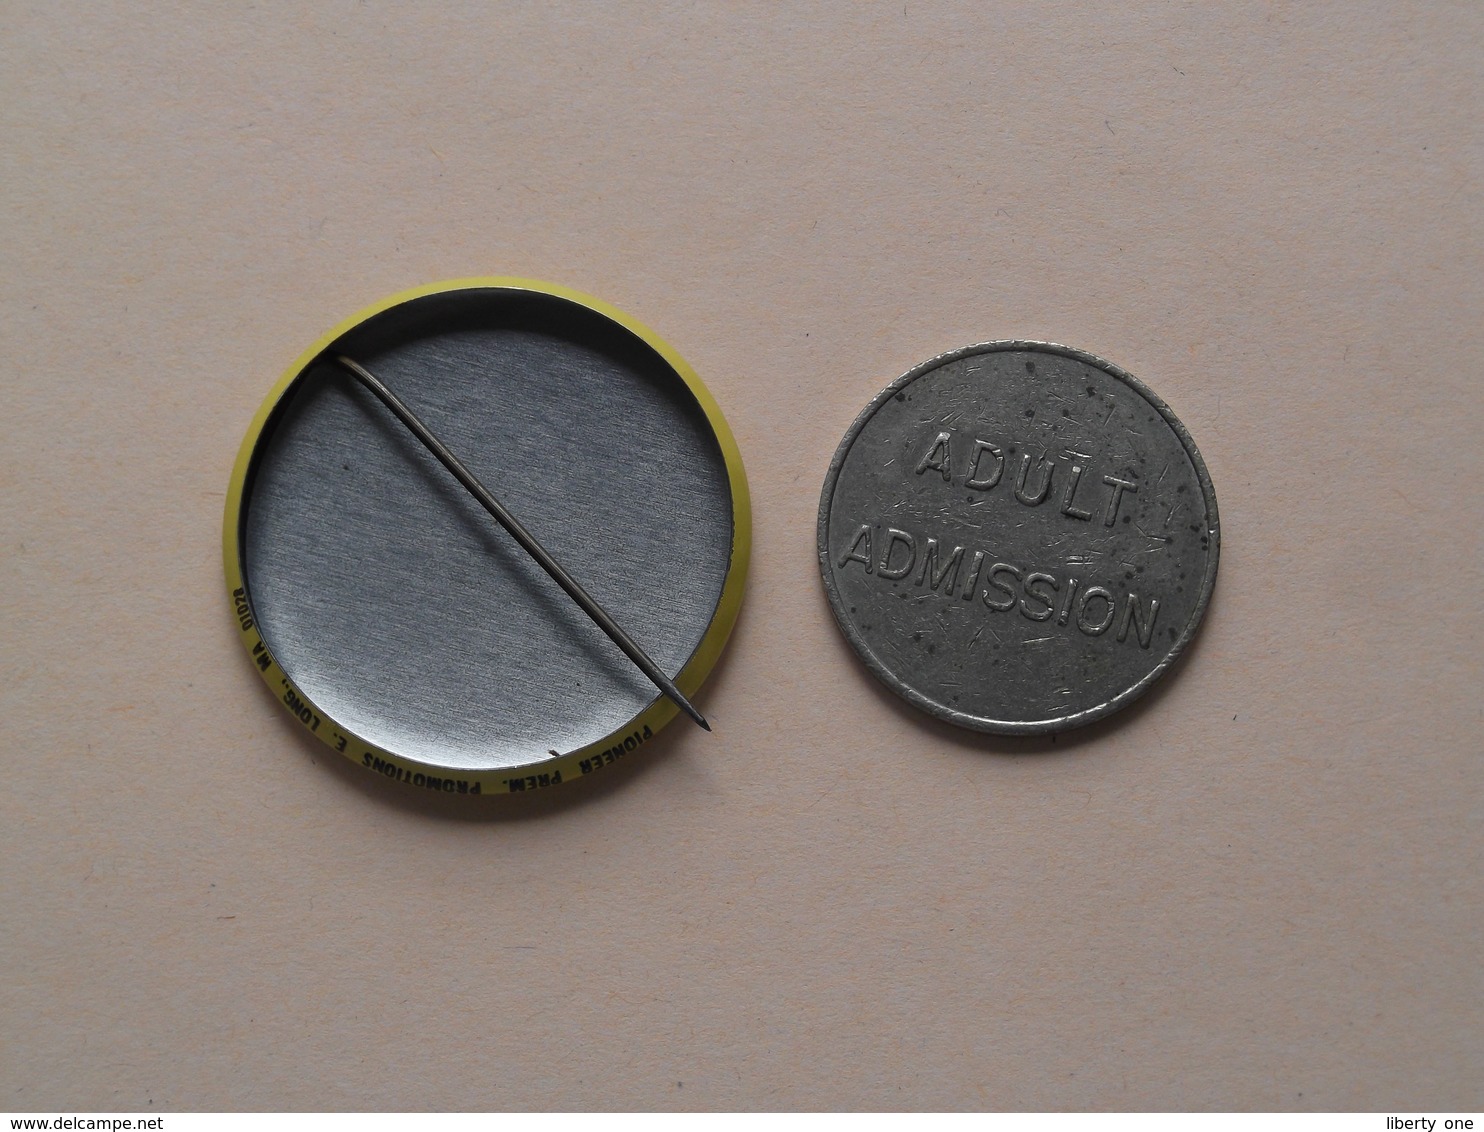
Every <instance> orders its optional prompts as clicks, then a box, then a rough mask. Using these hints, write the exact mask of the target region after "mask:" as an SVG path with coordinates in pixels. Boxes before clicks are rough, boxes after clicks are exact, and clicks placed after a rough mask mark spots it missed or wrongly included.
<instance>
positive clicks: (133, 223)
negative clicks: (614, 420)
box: [0, 0, 1484, 1111]
mask: <svg viewBox="0 0 1484 1132" xmlns="http://www.w3.org/2000/svg"><path fill="white" fill-rule="evenodd" d="M3 22H4V26H5V31H4V34H3V36H0V84H3V86H0V122H3V139H4V140H3V145H4V172H3V198H0V199H3V208H4V221H3V231H4V248H5V260H6V263H5V267H6V270H5V272H4V275H3V278H0V299H3V306H0V311H3V315H0V318H3V322H0V326H3V341H4V350H3V361H0V373H3V381H4V385H3V394H4V406H5V409H4V413H3V417H0V419H3V426H0V427H3V436H4V443H3V451H0V476H3V479H0V520H3V545H0V571H3V572H0V586H3V589H0V601H3V605H0V609H3V640H4V649H3V653H0V673H3V693H0V694H3V701H0V702H3V731H4V747H3V750H4V760H5V761H4V766H5V778H4V782H3V785H0V861H3V869H0V970H3V973H4V974H3V978H0V1108H8V1109H21V1110H37V1109H41V1110H48V1111H50V1110H54V1109H107V1110H129V1109H140V1110H146V1111H147V1110H148V1109H149V1108H151V1107H153V1108H155V1109H164V1110H172V1109H216V1108H237V1109H280V1108H321V1107H327V1108H362V1107H366V1108H393V1109H397V1108H425V1107H433V1108H459V1109H462V1108H517V1107H519V1108H526V1107H534V1108H559V1107H583V1108H586V1107H621V1108H631V1107H635V1108H692V1107H703V1108H714V1107H720V1108H778V1107H787V1108H815V1107H843V1108H856V1107H872V1108H898V1107H933V1108H940V1107H941V1108H961V1107H968V1108H1116V1109H1121V1108H1207V1107H1218V1108H1277V1109H1295V1108H1296V1109H1306V1108H1340V1109H1348V1108H1366V1109H1370V1108H1376V1109H1380V1108H1389V1109H1394V1110H1401V1109H1408V1108H1423V1109H1431V1110H1446V1109H1450V1108H1459V1107H1470V1106H1472V1107H1474V1108H1478V1107H1479V1106H1480V1104H1481V1092H1484V1089H1481V1082H1484V1026H1481V1007H1484V975H1481V969H1484V968H1481V962H1480V960H1481V954H1480V929H1481V927H1484V901H1481V882H1480V875H1481V864H1484V859H1481V858H1484V854H1481V833H1484V829H1481V813H1484V810H1481V801H1484V799H1481V766H1480V756H1481V717H1484V713H1481V708H1480V701H1481V695H1480V691H1481V688H1480V684H1481V682H1480V662H1479V656H1478V642H1479V640H1480V631H1481V628H1484V626H1481V602H1480V596H1479V595H1480V588H1479V587H1480V582H1481V578H1480V561H1481V558H1480V543H1479V535H1478V530H1479V525H1480V522H1481V519H1484V515H1481V509H1480V504H1479V487H1480V473H1481V466H1480V460H1479V457H1478V445H1479V433H1480V425H1481V413H1480V410H1479V393H1480V367H1481V361H1480V359H1481V356H1484V317H1481V313H1480V312H1481V309H1484V301H1481V300H1484V286H1481V279H1484V274H1481V267H1484V258H1481V250H1484V249H1481V232H1484V224H1481V222H1484V207H1481V206H1484V199H1481V188H1480V185H1481V181H1480V177H1481V173H1484V144H1481V141H1484V131H1481V126H1480V117H1481V115H1480V91H1481V80H1484V48H1481V44H1484V8H1481V7H1480V6H1478V5H1476V4H1470V3H1456V4H1419V3H1412V4H1397V3H1373V4H1352V3H1339V4H1320V5H1309V4H1305V5H1288V4H1279V3H1273V4H1257V3H1250V4H1223V5H1183V6H1182V5H1168V6H1166V5H1161V6H1148V7H1142V8H1140V9H1138V10H1134V11H1122V10H1118V11H1104V10H1100V8H1094V7H1091V6H1089V7H1086V8H1084V7H1071V6H1063V5H1047V6H1035V5H1009V4H994V5H985V4H937V5H931V4H923V3H920V2H918V0H911V2H908V3H906V4H900V3H899V4H886V5H856V4H849V3H835V4H827V3H820V4H813V5H804V6H790V7H787V8H785V9H775V8H774V7H772V6H770V5H706V4H701V5H656V6H642V7H632V8H628V9H625V10H614V9H610V8H609V7H606V6H600V5H597V4H592V5H586V4H576V3H566V4H555V5H553V4H499V5H495V4H491V5H480V4H463V5H418V6H413V5H404V6H393V5H386V4H377V3H362V4H356V3H350V2H349V0H345V2H339V3H325V4H316V5H302V6H301V5H298V4H283V5H259V6H254V7H248V6H242V5H234V6H228V5H213V4H203V5H194V6H174V5H155V6H152V7H146V6H134V5H122V4H81V3H71V4H16V3H12V4H8V5H6V7H5V12H4V16H3ZM469 274H516V275H528V276H535V277H539V278H546V279H551V280H554V281H557V282H561V283H565V284H567V285H569V286H574V287H577V288H580V289H583V290H586V291H589V292H592V293H594V294H596V295H599V296H601V297H603V298H605V299H607V300H608V301H610V302H613V303H615V304H617V305H618V306H620V307H622V308H624V309H625V310H627V311H629V312H631V313H632V314H634V315H635V316H636V317H638V318H640V319H641V320H643V321H645V322H647V323H649V324H650V325H652V326H653V327H655V328H656V329H657V330H658V331H659V332H660V333H661V334H662V335H664V336H665V337H666V338H667V339H668V340H669V341H670V342H672V343H673V344H674V345H675V346H676V347H677V348H678V349H679V350H680V351H681V353H682V354H684V355H685V356H686V357H687V358H688V359H689V360H690V361H691V362H692V364H694V366H695V367H696V369H697V370H698V371H699V372H700V373H701V375H702V376H703V378H704V379H705V380H706V381H707V383H708V384H709V386H710V388H711V389H712V391H713V392H714V393H715V395H716V398H717V400H718V401H719V402H720V403H721V405H722V406H723V408H724V410H725V412H726V413H727V415H728V417H729V419H730V421H731V423H732V425H733V427H734V429H735V431H736V433H737V436H738V439H739V441H740V443H741V446H742V449H743V452H744V454H745V457H746V460H747V466H748V471H749V475H750V480H751V484H752V489H753V492H754V499H755V504H756V517H757V526H756V550H755V558H754V567H753V573H752V579H751V583H750V589H749V594H748V599H747V603H746V606H745V607H744V610H743V616H742V620H741V623H740V625H739V628H738V630H737V633H736V636H735V637H734V639H733V642H732V645H731V647H730V649H729V652H728V655H727V657H726V658H725V659H724V661H723V664H722V666H721V668H720V669H719V670H718V672H717V674H716V675H715V676H714V677H713V679H712V681H711V682H710V683H709V684H708V686H707V688H706V689H705V691H704V693H703V695H702V697H701V705H702V707H703V709H704V710H705V711H706V712H707V713H708V714H710V716H711V717H712V719H713V720H714V721H715V723H716V726H717V731H716V734H714V735H712V736H706V735H702V734H700V733H698V732H696V731H695V730H694V729H693V728H685V727H678V726H677V727H675V728H672V729H671V730H669V731H667V732H666V733H664V734H663V736H662V737H661V739H660V741H657V742H656V743H655V744H654V745H653V749H652V751H651V752H650V753H649V754H648V755H646V756H644V757H641V758H635V759H631V760H629V762H628V763H627V765H624V766H622V767H621V768H618V769H615V770H614V771H613V772H611V773H607V774H605V775H603V776H601V778H600V780H594V781H585V782H580V783H577V784H574V785H572V786H569V787H564V788H562V789H561V790H560V791H557V792H551V793H549V794H547V795H545V796H539V797H522V798H515V799H495V800H486V801H485V803H484V804H483V805H476V806H470V805H467V804H464V803H456V802H454V801H452V800H450V801H444V800H443V799H429V798H426V797H421V796H419V795H417V794H415V793H413V792H411V791H408V790H404V789H400V788H394V786H393V784H390V783H386V782H384V781H381V780H379V779H375V778H373V777H372V776H371V775H369V774H367V773H366V772H364V771H362V770H360V769H359V768H357V767H355V766H352V765H351V764H349V763H348V762H345V761H343V760H341V759H340V758H338V757H337V756H334V755H332V754H331V753H330V752H329V751H328V749H327V748H323V747H321V746H319V745H318V744H317V743H315V742H313V741H312V740H309V739H307V738H306V737H305V736H304V734H303V733H302V732H301V731H300V730H299V729H298V728H297V727H296V725H294V724H293V723H292V722H291V721H290V719H289V717H288V715H287V714H286V713H285V712H284V711H283V710H282V709H281V708H279V707H277V706H275V704H274V702H273V700H272V698H271V697H270V696H269V694H268V693H267V691H266V690H265V688H264V687H263V686H262V684H261V683H260V681H259V680H258V679H257V678H256V675H255V672H254V670H253V668H252V666H251V664H250V663H249V661H248V659H247V657H246V655H245V654H244V652H243V650H242V648H241V646H240V645H239V644H238V642H237V640H236V637H235V633H234V629H233V621H232V618H231V616H230V610H229V608H228V606H227V603H226V600H225V593H224V590H223V586H222V578H221V567H220V563H219V550H218V547H219V529H220V521H221V514H220V513H221V506H222V499H223V493H224V488H225V485H226V481H227V476H228V472H229V469H230V466H231V462H232V459H233V457H234V455H235V453H236V450H237V446H238V444H239V442H240V440H241V437H242V434H243V432H244V430H245V428H246V426H247V423H248V420H249V418H250V417H251V414H252V413H253V411H254V409H255V408H256V406H257V404H258V403H259V401H260V400H261V398H262V397H263V396H264V394H265V393H266V391H267V389H268V387H269V385H270V384H271V382H272V381H273V380H274V379H275V378H276V377H277V376H278V374H279V373H280V372H281V371H282V370H283V368H284V367H285V366H286V365H287V364H288V363H289V362H290V361H291V360H292V359H293V357H294V356H295V355H296V354H297V353H298V352H299V351H300V350H301V349H303V348H304V347H305V346H306V345H308V344H309V343H311V342H312V341H313V340H314V339H315V338H316V337H317V336H318V335H319V334H321V333H322V332H323V331H324V330H325V329H327V328H328V327H329V326H330V325H331V324H333V323H335V322H336V321H338V320H340V319H341V318H344V317H345V316H347V315H349V314H351V313H353V312H354V311H356V310H358V309H359V308H361V307H363V306H365V305H366V304H368V303H370V302H373V301H375V300H377V299H379V298H381V297H382V296H384V295H386V294H388V293H391V292H393V291H396V290H399V289H402V288H406V287H409V286H414V285H417V284H421V283H425V282H430V281H433V280H438V279H443V278H448V277H453V276H460V275H469ZM1007 337H1027V338H1043V339H1049V340H1053V341H1062V342H1066V343H1069V344H1072V345H1076V346H1079V347H1081V348H1084V349H1088V350H1091V351H1093V352H1095V353H1098V354H1100V355H1102V356H1104V357H1107V358H1109V359H1111V360H1113V361H1115V362H1117V363H1119V364H1121V365H1123V366H1124V367H1126V368H1128V369H1130V370H1131V371H1132V372H1134V373H1135V374H1138V375H1139V376H1141V377H1142V378H1144V379H1145V380H1146V381H1147V382H1148V383H1149V384H1150V385H1152V386H1153V387H1154V389H1155V390H1156V391H1157V392H1158V393H1159V394H1160V395H1161V396H1162V397H1164V398H1165V399H1166V400H1167V401H1168V402H1169V403H1170V405H1171V406H1172V407H1173V408H1174V409H1175V411H1176V412H1177V413H1178V414H1179V415H1180V416H1181V417H1182V418H1183V419H1184V421H1185V422H1186V423H1187V425H1188V426H1189V427H1190V429H1191V431H1192V433H1193V435H1194V436H1195V438H1196V440H1197V442H1198V444H1199V445H1200V447H1201V450H1202V452H1203V454H1204V456H1205V458H1206V461H1207V463H1208V464H1209V466H1210V468H1211V471H1212V475H1213V478H1214V479H1215V482H1216V486H1217V490H1218V493H1219V498H1220V503H1221V512H1222V519H1223V521H1224V528H1225V529H1224V536H1225V537H1224V544H1223V555H1222V569H1221V577H1220V580H1219V583H1218V585H1217V591H1216V596H1215V600H1214V603H1213V605H1212V608H1211V610H1210V614H1209V617H1208V620H1207V623H1206V627H1205V629H1204V631H1203V634H1202V636H1201V637H1200V639H1199V641H1198V644H1197V646H1196V647H1195V648H1194V649H1193V651H1192V654H1191V655H1190V656H1189V657H1188V661H1187V663H1185V664H1184V665H1183V666H1182V667H1181V668H1180V669H1179V670H1178V671H1177V673H1176V674H1175V675H1174V677H1173V678H1171V679H1169V680H1167V681H1166V682H1165V683H1164V684H1163V685H1162V686H1161V687H1160V688H1158V689H1157V690H1156V692H1155V693H1153V694H1152V695H1151V696H1150V697H1149V699H1148V700H1147V702H1145V703H1143V704H1141V705H1139V706H1138V707H1136V708H1134V709H1132V710H1130V711H1127V712H1125V713H1123V714H1122V715H1121V716H1119V717H1116V718H1115V719H1113V720H1110V721H1107V722H1105V723H1103V724H1100V725H1097V726H1094V727H1092V728H1089V729H1087V730H1085V731H1083V732H1080V733H1076V734H1074V735H1069V736H1066V737H1063V738H1062V739H1061V740H1060V741H1059V742H1056V743H1053V742H1051V741H1007V740H996V739H984V738H978V737H975V736H972V735H968V734H961V733H958V732H956V731H953V730H951V729H948V728H946V727H942V726H937V725H935V724H933V723H931V722H929V721H927V720H925V719H924V718H922V717H920V716H918V715H917V714H915V713H914V712H912V711H911V710H910V709H908V708H906V707H905V706H903V705H900V704H898V703H897V702H896V701H895V700H894V699H893V698H892V697H890V696H889V695H888V694H887V693H886V692H884V691H882V690H879V689H878V688H877V687H876V685H875V684H874V682H873V681H872V680H871V679H870V678H869V676H867V675H866V673H865V672H864V670H863V669H862V668H861V667H860V666H859V665H858V664H857V663H856V662H855V661H854V659H853V657H852V656H851V655H850V654H849V652H848V650H847V648H846V647H845V645H844V643H843V641H842V639H841V638H840V637H839V635H838V633H837V631H836V630H835V627H834V625H833V623H832V621H831V618H830V615H829V612H828V608H827V606H826V603H825V601H824V598H823V594H822V592H821V588H820V586H819V582H818V577H817V570H816V564H815V558H814V528H813V522H814V513H815V508H816V506H817V500H818V491H819V486H820V483H821V481H822V478H823V476H824V472H825V468H826V466H827V464H828V461H829V458H830V456H831V454H832V453H833V451H834V448H835V445H836V444H837V442H838V441H839V438H840V436H841V434H842V433H843V431H844V429H845V427H846V426H847V424H848V423H849V422H850V420H851V419H852V418H853V417H854V415H855V414H856V413H857V412H858V411H859V409H860V408H861V407H862V406H863V405H864V404H865V403H866V402H867V401H868V400H869V399H870V397H871V396H872V395H873V394H874V393H875V392H876V391H877V390H878V389H879V388H880V387H881V386H882V385H883V384H885V383H886V382H887V381H888V380H890V379H892V378H894V377H896V376H897V375H898V374H900V373H901V372H903V371H904V370H906V369H908V368H909V367H911V366H912V365H914V364H916V363H917V362H919V361H922V360H923V359H925V358H927V357H929V356H931V355H933V354H935V353H938V352H941V351H943V350H946V349H950V348H953V347H956V346H960V345H963V344H966V343H969V342H973V341H979V340H986V339H991V338H1007Z"/></svg>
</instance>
